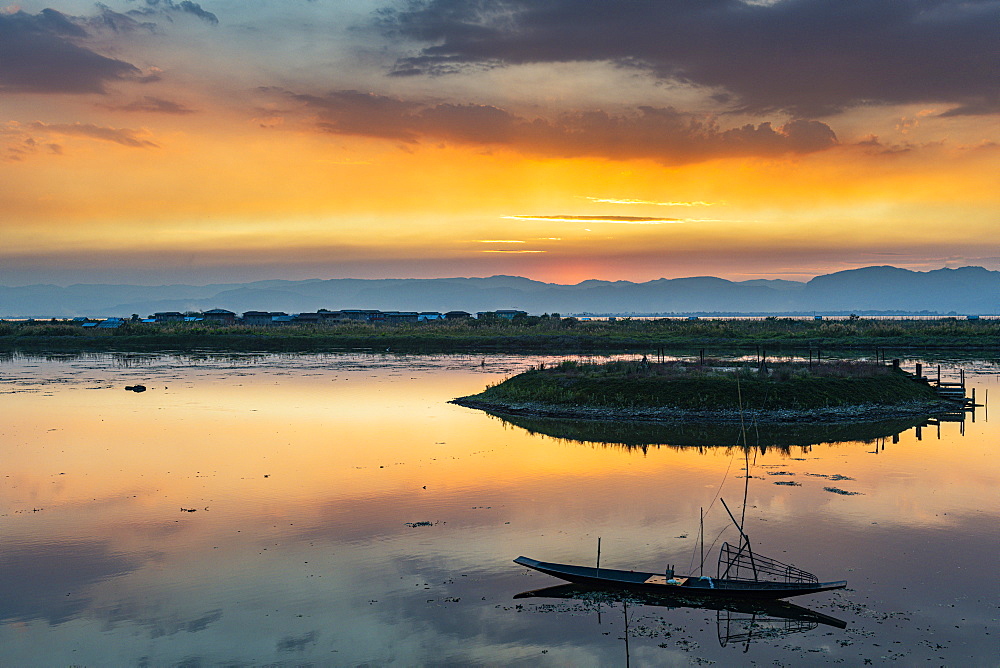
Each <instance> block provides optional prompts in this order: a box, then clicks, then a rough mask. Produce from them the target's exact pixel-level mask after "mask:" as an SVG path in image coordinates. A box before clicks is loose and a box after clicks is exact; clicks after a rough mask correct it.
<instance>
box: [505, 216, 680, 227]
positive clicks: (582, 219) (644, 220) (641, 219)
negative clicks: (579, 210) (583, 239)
mask: <svg viewBox="0 0 1000 668" xmlns="http://www.w3.org/2000/svg"><path fill="white" fill-rule="evenodd" d="M504 218H506V219H509V220H539V221H550V222H558V223H614V224H617V225H676V224H678V223H684V222H687V221H685V220H683V219H681V218H655V217H652V216H566V215H563V216H504Z"/></svg>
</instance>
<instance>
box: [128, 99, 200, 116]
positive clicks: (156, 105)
mask: <svg viewBox="0 0 1000 668" xmlns="http://www.w3.org/2000/svg"><path fill="white" fill-rule="evenodd" d="M108 108H109V109H114V110H117V111H139V112H148V113H155V114H176V115H184V114H193V113H195V110H194V109H189V108H188V107H185V106H184V105H183V104H181V103H179V102H172V101H170V100H164V99H163V98H159V97H153V96H151V95H145V96H143V98H142V99H141V100H136V101H134V102H130V103H128V104H125V105H121V106H119V107H110V106H109V107H108Z"/></svg>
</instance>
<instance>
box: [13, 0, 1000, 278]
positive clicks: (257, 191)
mask: <svg viewBox="0 0 1000 668" xmlns="http://www.w3.org/2000/svg"><path fill="white" fill-rule="evenodd" d="M2 2H3V0H0V3H2ZM998 212H1000V2H998V1H997V0H963V1H959V0H838V1H836V2H834V1H831V0H618V1H616V2H602V1H599V0H398V1H392V0H338V1H334V0H203V1H201V2H193V1H190V0H106V1H105V2H100V3H94V2H84V1H77V0H50V1H49V2H20V3H17V4H9V5H6V6H4V5H0V285H10V286H13V285H28V284H35V283H52V284H57V285H68V284H72V283H140V284H161V283H193V284H204V283H218V282H237V281H250V280H259V279H272V278H284V279H305V278H346V277H353V278H409V277H413V278H427V277H446V276H490V275H495V274H509V275H519V276H526V277H529V278H533V279H537V280H544V281H550V282H557V283H576V282H579V281H582V280H586V279H595V278H596V279H604V280H629V281H647V280H652V279H656V278H676V277H683V276H701V275H713V276H720V277H723V278H728V279H731V280H749V279H759V278H784V279H790V280H808V279H809V278H811V277H813V276H815V275H818V274H825V273H830V272H834V271H841V270H845V269H852V268H856V267H863V266H871V265H893V266H897V267H904V268H908V269H912V270H918V271H927V270H931V269H939V268H941V267H960V266H966V265H978V266H983V267H986V268H988V269H994V270H997V269H1000V215H998Z"/></svg>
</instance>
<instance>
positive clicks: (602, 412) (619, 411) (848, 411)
mask: <svg viewBox="0 0 1000 668" xmlns="http://www.w3.org/2000/svg"><path fill="white" fill-rule="evenodd" d="M449 403H452V404H457V405H459V406H464V407H466V408H475V409H478V410H482V411H486V412H488V413H494V414H497V415H523V416H530V417H541V418H559V419H564V420H565V419H572V420H607V421H618V422H620V421H629V422H659V423H692V422H694V423H729V424H739V423H741V422H744V423H751V422H753V423H758V424H793V423H808V424H844V423H852V422H853V423H856V422H876V421H881V420H893V419H898V418H908V417H914V416H921V415H928V416H930V415H935V414H940V413H949V412H953V411H955V410H959V409H960V408H961V407H960V405H959V404H957V403H955V402H951V401H943V400H938V401H912V402H906V403H900V404H893V405H885V404H859V405H854V406H828V407H824V408H813V409H791V408H783V409H775V410H756V409H750V408H748V409H744V410H743V411H738V410H687V409H681V408H671V407H666V406H664V407H656V408H617V407H608V406H584V405H559V404H543V403H539V402H533V401H530V402H503V401H484V400H482V399H477V398H476V395H473V396H469V397H459V398H457V399H452V400H451V401H450V402H449Z"/></svg>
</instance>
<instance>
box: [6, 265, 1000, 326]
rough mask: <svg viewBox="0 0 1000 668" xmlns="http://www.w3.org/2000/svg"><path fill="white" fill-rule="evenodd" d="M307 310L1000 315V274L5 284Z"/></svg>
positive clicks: (28, 304)
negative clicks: (804, 278) (571, 282)
mask: <svg viewBox="0 0 1000 668" xmlns="http://www.w3.org/2000/svg"><path fill="white" fill-rule="evenodd" d="M212 308H224V309H229V310H231V311H235V312H237V313H242V312H244V311H251V310H258V311H285V312H287V313H300V312H310V311H316V310H317V309H320V308H325V309H330V310H334V311H336V310H340V309H351V308H354V309H358V308H369V309H379V310H398V311H442V312H443V311H451V310H463V311H469V312H472V313H475V312H476V311H487V310H495V309H504V308H516V309H521V310H524V311H528V312H529V313H533V314H541V313H553V312H557V313H561V314H563V315H569V314H581V313H590V314H609V315H629V314H633V315H640V314H650V315H651V314H671V313H672V314H707V313H729V314H737V313H748V314H749V313H756V314H767V313H773V314H791V313H813V312H816V313H831V314H832V313H847V312H857V313H871V312H885V313H905V314H916V313H922V312H928V313H938V314H982V315H985V314H1000V271H989V270H987V269H984V268H982V267H962V268H960V269H937V270H934V271H927V272H918V271H910V270H908V269H899V268H897V267H865V268H863V269H852V270H848V271H840V272H836V273H833V274H826V275H823V276H817V277H816V278H813V279H812V280H810V281H808V282H797V281H784V280H760V279H759V280H751V281H727V280H724V279H721V278H713V277H710V276H699V277H693V278H675V279H665V278H661V279H658V280H655V281H648V282H646V283H632V282H629V281H597V280H589V281H583V282H582V283H578V284H576V285H560V284H557V283H543V282H540V281H533V280H530V279H527V278H521V277H518V276H491V277H489V278H433V279H418V278H410V279H375V280H365V279H351V278H344V279H330V280H322V279H313V280H305V281H284V280H270V281H255V282H253V283H232V284H217V285H158V286H141V285H71V286H68V287H61V286H56V285H29V286H24V287H2V286H0V317H5V318H18V317H35V318H51V317H71V316H89V317H107V316H128V315H131V314H132V313H138V314H139V315H142V316H145V315H148V314H151V313H154V312H157V311H204V310H208V309H212Z"/></svg>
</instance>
